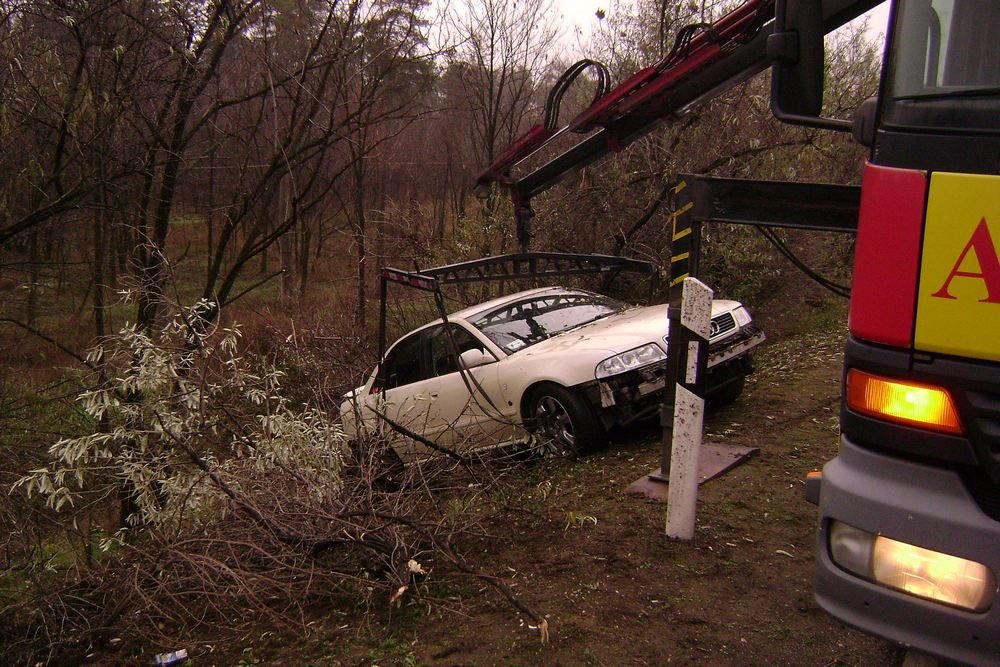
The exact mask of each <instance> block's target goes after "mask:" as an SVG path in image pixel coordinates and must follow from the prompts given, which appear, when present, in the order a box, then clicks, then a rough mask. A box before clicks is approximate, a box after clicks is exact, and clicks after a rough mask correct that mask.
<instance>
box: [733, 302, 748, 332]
mask: <svg viewBox="0 0 1000 667" xmlns="http://www.w3.org/2000/svg"><path fill="white" fill-rule="evenodd" d="M733 319H734V320H736V324H737V326H739V327H741V328H742V327H745V326H746V325H748V324H750V321H751V319H752V318H751V317H750V311H749V310H747V309H746V306H740V307H739V308H737V309H736V310H734V311H733Z"/></svg>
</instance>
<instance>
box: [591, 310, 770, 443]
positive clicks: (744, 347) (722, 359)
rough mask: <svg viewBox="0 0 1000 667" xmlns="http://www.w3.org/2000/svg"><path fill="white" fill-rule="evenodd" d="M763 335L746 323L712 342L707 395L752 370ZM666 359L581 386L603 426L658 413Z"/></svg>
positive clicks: (664, 378)
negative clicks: (737, 331)
mask: <svg viewBox="0 0 1000 667" xmlns="http://www.w3.org/2000/svg"><path fill="white" fill-rule="evenodd" d="M764 340H765V336H764V334H763V333H761V332H760V331H759V330H758V329H757V328H756V327H753V326H752V325H751V326H747V327H744V328H743V330H741V331H740V333H739V334H738V335H735V336H730V337H728V338H726V339H725V340H723V341H720V342H718V343H713V344H712V345H711V346H710V347H709V352H708V376H707V378H706V385H705V394H706V398H711V396H712V394H713V393H715V392H717V391H719V390H721V389H722V388H723V387H725V386H726V385H728V384H729V383H730V382H734V381H736V380H738V379H740V378H742V377H745V376H747V375H749V374H750V373H752V372H753V357H752V355H751V352H752V351H753V349H754V348H755V347H757V346H758V345H760V344H761V343H763V342H764ZM666 376H667V365H666V362H661V363H657V364H652V365H650V366H646V367H645V368H640V369H638V370H634V371H629V372H627V373H621V374H619V375H615V376H613V377H609V378H605V379H603V380H594V381H592V382H588V383H587V384H586V385H584V386H583V387H582V389H583V390H584V393H585V394H586V396H587V398H588V399H589V400H590V401H591V403H593V404H594V405H595V406H597V407H599V408H600V409H601V413H602V416H603V418H604V419H605V422H607V423H606V425H610V423H617V424H619V425H621V426H626V425H628V424H630V423H632V422H635V421H638V420H641V419H646V418H648V417H651V416H653V415H654V414H657V412H658V411H659V406H660V404H661V402H662V395H663V389H664V387H666Z"/></svg>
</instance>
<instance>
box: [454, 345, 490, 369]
mask: <svg viewBox="0 0 1000 667" xmlns="http://www.w3.org/2000/svg"><path fill="white" fill-rule="evenodd" d="M493 361H494V359H493V356H492V355H491V354H489V353H488V352H485V351H484V350H480V349H478V348H475V349H472V350H466V351H465V352H463V353H462V354H460V355H458V363H459V365H460V366H461V367H462V368H464V369H466V370H468V369H471V368H475V367H477V366H485V365H486V364H489V363H492V362H493Z"/></svg>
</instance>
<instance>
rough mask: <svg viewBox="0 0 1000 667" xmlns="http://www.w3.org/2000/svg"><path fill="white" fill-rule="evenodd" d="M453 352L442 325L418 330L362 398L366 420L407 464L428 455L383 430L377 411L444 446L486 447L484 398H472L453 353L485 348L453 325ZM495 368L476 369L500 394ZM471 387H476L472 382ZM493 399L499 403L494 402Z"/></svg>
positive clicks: (401, 344) (390, 356)
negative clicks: (484, 443) (484, 444)
mask: <svg viewBox="0 0 1000 667" xmlns="http://www.w3.org/2000/svg"><path fill="white" fill-rule="evenodd" d="M450 327H451V330H452V332H453V333H452V335H453V336H454V338H455V348H453V347H452V345H451V343H450V342H449V340H448V334H447V330H446V329H445V326H444V325H436V326H433V327H428V328H425V329H421V330H419V331H416V332H414V333H412V334H410V335H408V336H406V337H404V338H402V339H400V340H399V341H398V342H397V343H396V344H395V345H393V346H392V348H391V349H390V350H389V352H388V353H387V354H386V356H385V359H384V360H383V362H382V363H381V364H380V365H379V368H378V370H377V371H376V373H375V376H374V377H373V379H372V381H371V386H370V388H369V391H368V392H367V394H366V396H365V399H364V403H365V405H364V407H363V412H365V413H367V414H365V421H366V422H367V423H369V424H374V425H375V426H376V428H378V430H379V431H381V432H382V433H384V434H386V435H387V436H388V437H389V440H390V442H391V443H392V444H393V446H394V447H395V448H396V450H397V452H398V453H399V454H400V456H401V457H403V458H404V459H406V460H411V459H414V458H420V457H421V456H424V455H426V454H428V453H430V452H428V451H427V448H426V447H425V446H422V445H413V444H412V443H411V441H410V440H409V439H408V438H406V437H405V436H403V435H401V434H399V433H396V432H394V431H392V430H391V429H389V430H387V429H385V428H381V427H380V426H379V424H378V423H377V422H378V421H379V419H378V417H377V415H376V414H375V412H376V411H377V412H379V413H381V414H383V415H385V416H386V417H388V418H389V419H391V420H392V421H393V422H395V423H396V424H399V425H400V426H402V427H404V428H406V429H407V430H410V431H413V432H414V433H417V434H418V435H421V436H423V437H424V438H427V439H428V440H431V441H433V442H435V443H436V444H438V445H441V446H443V447H449V448H454V449H465V448H468V447H470V446H478V445H479V444H482V443H483V436H484V435H485V434H484V428H483V423H484V421H485V422H486V423H488V421H489V420H484V415H485V412H484V410H483V409H482V408H481V407H480V404H481V403H482V402H483V401H484V399H481V398H479V396H480V393H479V392H477V398H476V399H474V398H473V395H472V393H471V392H470V390H469V386H468V385H467V384H466V382H465V381H464V380H463V378H462V374H461V373H459V372H458V359H457V356H456V354H455V349H456V348H457V349H458V350H460V351H465V350H468V349H473V348H474V347H478V348H479V349H484V348H485V347H486V346H485V345H483V344H482V342H481V341H478V340H476V339H475V336H473V335H472V334H471V333H469V332H468V331H467V330H465V329H464V328H462V327H460V326H458V325H455V324H452V325H450ZM489 366H494V364H488V365H487V366H485V367H480V368H478V369H474V372H475V375H474V376H473V377H475V378H477V381H478V382H479V383H480V384H481V386H483V387H484V390H485V387H486V386H490V387H491V388H492V391H491V393H493V394H496V381H495V379H492V378H495V375H496V373H495V370H492V369H490V368H488V367H489ZM470 384H472V386H473V387H475V384H473V383H471V381H470ZM494 400H495V399H494Z"/></svg>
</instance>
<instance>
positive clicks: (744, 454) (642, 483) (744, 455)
mask: <svg viewBox="0 0 1000 667" xmlns="http://www.w3.org/2000/svg"><path fill="white" fill-rule="evenodd" d="M758 451H759V450H758V449H757V448H756V447H733V446H731V445H715V444H709V443H702V445H701V451H700V452H699V455H698V484H699V485H701V484H704V483H705V482H707V481H708V480H710V479H715V478H716V477H718V476H719V475H722V474H723V473H725V472H728V471H729V470H732V469H733V468H735V467H736V466H738V465H739V464H741V463H743V462H744V461H746V460H747V459H749V458H750V457H751V456H753V455H754V454H756V453H757V452H758ZM625 493H626V494H633V495H643V496H646V497H648V498H652V499H653V500H666V499H667V476H663V475H661V471H660V470H656V471H655V472H653V473H650V474H649V475H643V476H642V477H640V478H639V479H637V480H635V481H634V482H632V483H631V484H629V485H628V486H627V487H625Z"/></svg>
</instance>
